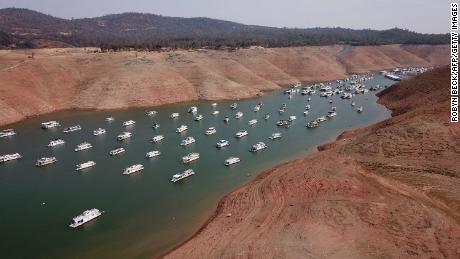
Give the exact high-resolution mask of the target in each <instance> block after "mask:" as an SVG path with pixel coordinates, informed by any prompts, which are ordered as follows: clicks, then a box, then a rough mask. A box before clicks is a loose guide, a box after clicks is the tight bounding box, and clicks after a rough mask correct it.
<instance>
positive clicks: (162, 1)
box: [0, 0, 451, 33]
mask: <svg viewBox="0 0 460 259" xmlns="http://www.w3.org/2000/svg"><path fill="white" fill-rule="evenodd" d="M450 2H451V1H450V0H316V1H314V0H0V8H5V7H23V8H29V9H33V10H37V11H40V12H43V13H46V14H51V15H53V16H57V17H62V18H72V17H75V18H83V17H95V16H100V15H105V14H113V13H121V12H128V11H131V12H145V13H155V14H162V15H166V16H181V17H210V18H217V19H224V20H230V21H235V22H240V23H244V24H253V25H266V26H275V27H298V28H308V27H326V26H327V27H335V26H340V27H346V28H354V29H362V28H372V29H388V28H393V27H400V28H407V29H410V30H413V31H417V32H426V33H445V32H448V31H449V20H450V13H449V11H450Z"/></svg>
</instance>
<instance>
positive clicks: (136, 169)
mask: <svg viewBox="0 0 460 259" xmlns="http://www.w3.org/2000/svg"><path fill="white" fill-rule="evenodd" d="M142 170H144V166H143V165H141V164H135V165H132V166H129V167H127V168H125V170H124V171H123V174H124V175H130V174H134V173H137V172H139V171H142Z"/></svg>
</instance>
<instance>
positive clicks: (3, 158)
mask: <svg viewBox="0 0 460 259" xmlns="http://www.w3.org/2000/svg"><path fill="white" fill-rule="evenodd" d="M20 158H22V156H21V155H20V154H19V153H14V154H6V155H2V156H0V163H4V162H8V161H12V160H16V159H20Z"/></svg>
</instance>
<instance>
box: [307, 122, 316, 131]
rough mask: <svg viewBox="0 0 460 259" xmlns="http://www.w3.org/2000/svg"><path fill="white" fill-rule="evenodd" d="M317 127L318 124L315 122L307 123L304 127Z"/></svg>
mask: <svg viewBox="0 0 460 259" xmlns="http://www.w3.org/2000/svg"><path fill="white" fill-rule="evenodd" d="M318 126H319V124H318V122H316V121H310V122H308V123H307V125H306V127H307V128H310V129H312V128H316V127H318Z"/></svg>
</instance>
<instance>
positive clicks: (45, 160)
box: [35, 156, 57, 167]
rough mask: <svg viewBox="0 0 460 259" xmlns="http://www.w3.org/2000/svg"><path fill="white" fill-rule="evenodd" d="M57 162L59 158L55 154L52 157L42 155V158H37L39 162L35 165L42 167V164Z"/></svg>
mask: <svg viewBox="0 0 460 259" xmlns="http://www.w3.org/2000/svg"><path fill="white" fill-rule="evenodd" d="M56 162H57V159H56V157H54V156H52V157H42V158H40V159H37V162H36V163H35V166H38V167H40V166H45V165H50V164H54V163H56Z"/></svg>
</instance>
